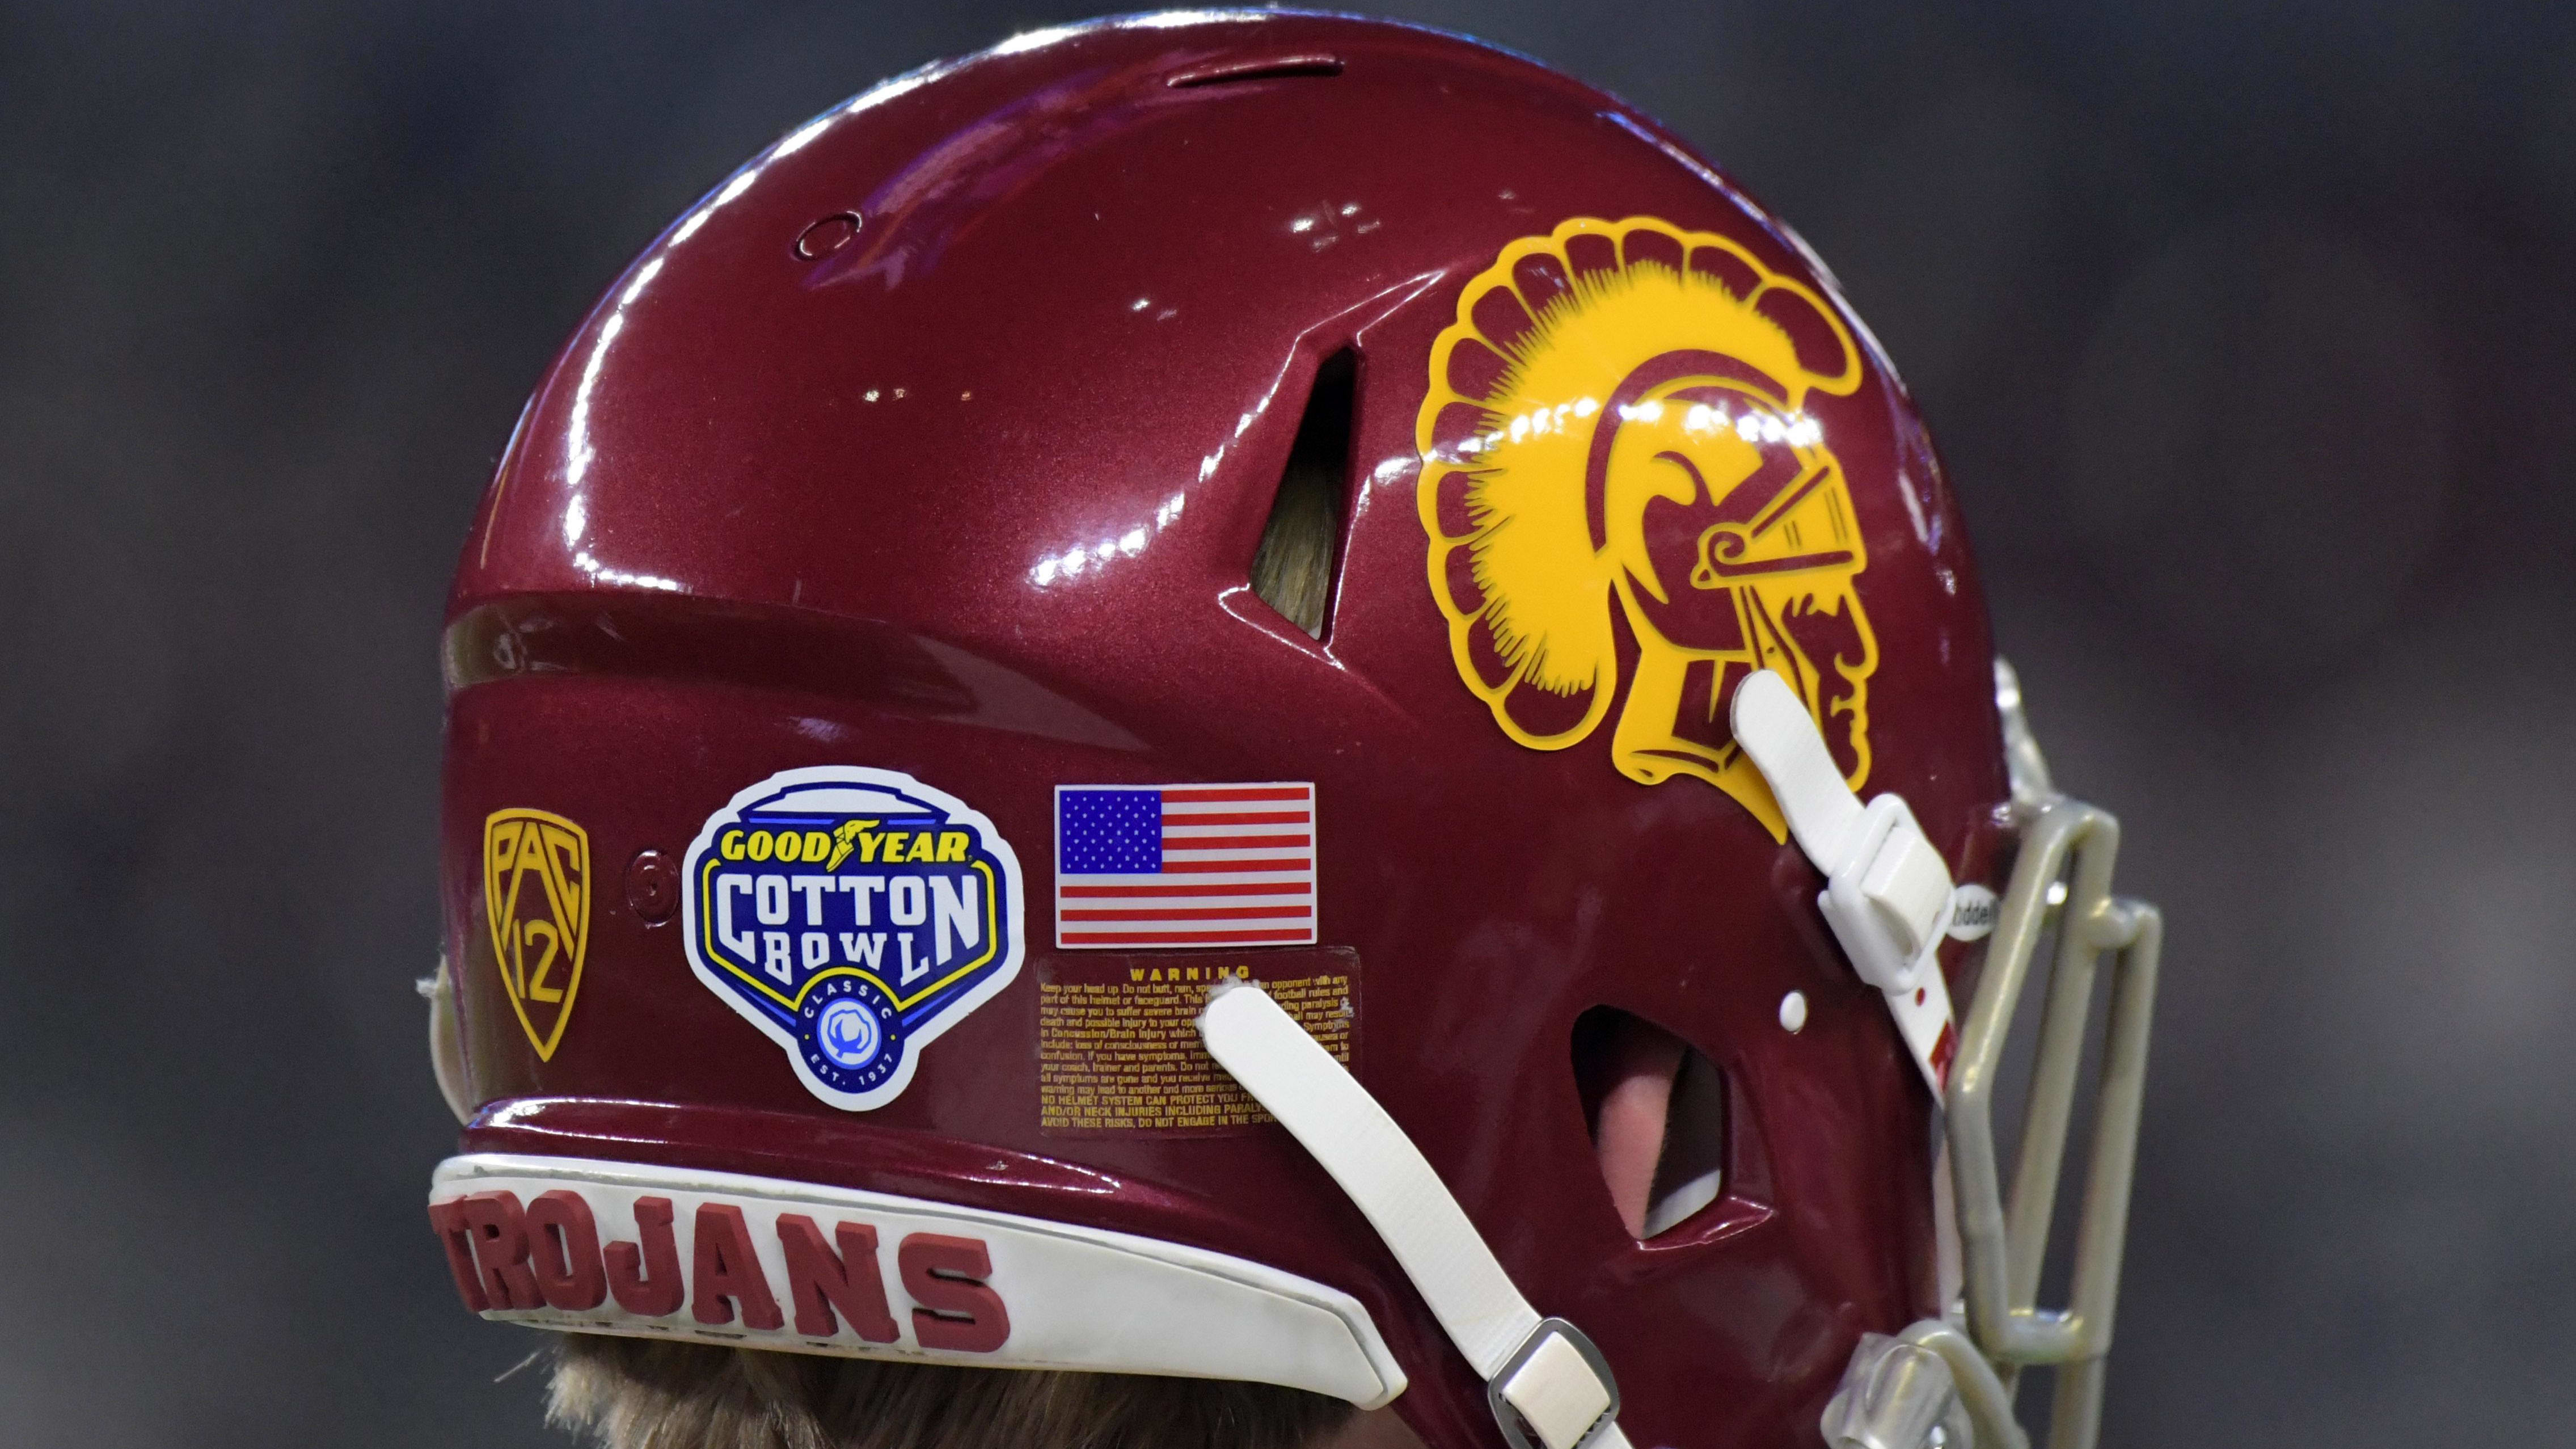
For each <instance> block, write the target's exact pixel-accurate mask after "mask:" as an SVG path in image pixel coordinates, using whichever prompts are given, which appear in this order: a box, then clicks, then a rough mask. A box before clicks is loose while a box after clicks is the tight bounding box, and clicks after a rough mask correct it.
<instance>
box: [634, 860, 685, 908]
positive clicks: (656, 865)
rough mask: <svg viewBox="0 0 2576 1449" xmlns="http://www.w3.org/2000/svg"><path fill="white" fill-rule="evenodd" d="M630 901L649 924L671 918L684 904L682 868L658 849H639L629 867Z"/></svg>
mask: <svg viewBox="0 0 2576 1449" xmlns="http://www.w3.org/2000/svg"><path fill="white" fill-rule="evenodd" d="M626 904H627V905H628V907H630V908H631V909H633V911H634V912H635V914H636V916H637V917H638V918H639V919H641V920H642V921H643V922H644V924H646V925H648V926H658V925H660V924H662V923H663V922H664V921H667V920H669V919H671V912H672V911H673V910H675V909H677V908H678V906H679V904H680V868H679V867H678V866H676V865H673V864H672V863H671V857H669V856H667V855H664V854H663V853H662V852H660V851H658V850H644V851H638V852H636V855H635V859H634V860H633V861H631V862H629V863H628V865H627V867H626Z"/></svg>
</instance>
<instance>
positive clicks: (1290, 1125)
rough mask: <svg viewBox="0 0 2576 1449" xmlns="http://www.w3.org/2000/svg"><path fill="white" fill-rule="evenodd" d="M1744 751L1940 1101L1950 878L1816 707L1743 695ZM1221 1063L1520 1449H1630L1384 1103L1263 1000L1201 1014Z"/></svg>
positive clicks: (1251, 995)
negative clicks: (1844, 765)
mask: <svg viewBox="0 0 2576 1449" xmlns="http://www.w3.org/2000/svg"><path fill="white" fill-rule="evenodd" d="M1733 723H1734V728H1735V738H1736V740H1737V742H1738V743H1740V744H1741V745H1743V747H1744V751H1745V753H1746V754H1747V755H1748V756H1750V757H1751V758H1752V760H1753V763H1754V765H1755V766H1756V767H1757V768H1759V769H1760V770H1761V771H1762V774H1763V777H1764V778H1765V779H1766V780H1768V781H1769V782H1770V785H1771V793H1772V795H1773V796H1774V797H1775V798H1777V799H1778V800H1779V802H1780V808H1781V811H1782V813H1783V814H1785V815H1786V816H1787V817H1788V820H1789V829H1790V831H1791V832H1792V833H1793V834H1795V835H1796V836H1797V840H1798V844H1799V847H1800V848H1801V849H1803V850H1805V851H1806V853H1807V858H1808V859H1809V860H1811V861H1813V862H1814V863H1815V865H1816V868H1817V869H1818V870H1820V871H1822V872H1823V873H1824V876H1825V890H1824V893H1823V894H1822V895H1820V896H1818V897H1817V898H1816V904H1817V906H1818V907H1819V908H1820V909H1822V910H1823V912H1824V916H1825V920H1826V921H1827V922H1828V923H1829V924H1830V925H1832V927H1833V930H1834V936H1835V938H1836V939H1837V940H1839V941H1841V942H1842V946H1843V950H1844V952H1845V953H1846V954H1848V955H1849V956H1850V957H1851V961H1852V965H1853V967H1854V968H1855V969H1857V970H1858V971H1859V972H1860V974H1861V977H1862V979H1864V980H1866V981H1868V982H1869V983H1870V984H1871V985H1873V986H1876V987H1877V988H1878V989H1879V990H1880V991H1881V992H1883V993H1884V994H1885V995H1886V997H1887V1005H1888V1009H1889V1010H1890V1011H1891V1012H1893V1013H1894V1014H1895V1017H1896V1024H1897V1027H1898V1029H1899V1030H1900V1031H1901V1032H1902V1033H1903V1035H1904V1037H1905V1042H1906V1045H1907V1047H1908V1048H1909V1049H1910V1050H1911V1052H1912V1053H1913V1056H1914V1060H1915V1064H1916V1065H1917V1066H1919V1067H1921V1068H1922V1070H1923V1078H1924V1080H1925V1081H1926V1082H1928V1083H1930V1084H1931V1087H1932V1095H1933V1098H1934V1100H1936V1101H1937V1100H1939V1099H1940V1097H1941V1091H1942V1079H1943V1076H1944V1075H1945V1072H1946V1069H1947V1067H1948V1066H1949V1059H1950V1052H1951V1049H1952V1045H1953V1042H1954V1036H1953V1033H1952V1030H1951V1024H1950V992H1949V988H1948V987H1947V986H1945V985H1944V984H1943V982H1942V979H1941V971H1940V968H1939V967H1938V966H1937V965H1936V964H1934V961H1933V954H1934V952H1935V951H1936V950H1937V949H1938V947H1939V946H1940V943H1941V939H1942V935H1943V933H1944V932H1945V931H1946V930H1947V929H1948V928H1949V926H1950V923H1951V918H1952V916H1953V914H1954V909H1953V904H1952V902H1953V895H1954V892H1953V891H1952V889H1951V884H1950V871H1949V868H1948V867H1947V866H1946V865H1944V864H1943V863H1942V860H1941V855H1940V852H1939V851H1937V850H1935V849H1934V848H1933V846H1932V843H1931V841H1929V840H1927V839H1925V838H1924V834H1923V828H1922V827H1921V826H1920V825H1917V824H1916V823H1915V821H1914V814H1913V812H1912V811H1910V810H1908V809H1907V808H1906V805H1905V802H1904V801H1903V800H1902V799H1900V798H1898V797H1897V796H1895V795H1880V796H1879V797H1878V798H1876V799H1874V800H1872V801H1870V802H1869V803H1868V804H1866V805H1863V804H1862V803H1861V802H1860V799H1859V798H1858V797H1857V796H1855V795H1853V794H1852V792H1851V788H1850V787H1849V786H1847V785H1845V784H1844V783H1843V778H1842V772H1841V771H1840V770H1839V769H1837V768H1836V767H1835V765H1834V761H1833V755H1832V753H1831V751H1829V750H1828V749H1827V748H1826V746H1825V740H1824V736H1823V735H1822V734H1821V733H1820V732H1819V731H1818V730H1817V728H1816V722H1815V719H1814V718H1813V717H1812V716H1810V715H1809V714H1808V713H1807V707H1806V705H1805V704H1804V703H1803V702H1802V701H1801V700H1799V698H1798V697H1797V695H1796V694H1794V693H1793V692H1791V690H1790V688H1789V686H1788V685H1787V684H1786V683H1784V682H1783V681H1782V680H1781V678H1780V676H1778V675H1776V674H1773V673H1771V672H1770V671H1768V670H1764V671H1762V672H1760V673H1757V674H1755V675H1753V676H1752V677H1751V678H1749V679H1747V680H1745V681H1744V682H1743V683H1742V684H1740V685H1738V686H1737V687H1736V691H1735V710H1734V718H1733ZM1198 1025H1199V1035H1200V1037H1201V1038H1203V1039H1204V1040H1205V1041H1206V1043H1207V1049H1208V1054H1209V1055H1210V1056H1212V1057H1214V1058H1216V1060H1217V1064H1218V1065H1220V1066H1222V1067H1224V1068H1225V1069H1226V1070H1227V1071H1228V1072H1230V1073H1232V1074H1233V1075H1234V1079H1235V1080H1236V1081H1238V1082H1240V1083H1242V1084H1243V1088H1244V1090H1245V1091H1247V1092H1250V1093H1251V1094H1252V1096H1253V1099H1254V1100H1255V1101H1258V1102H1259V1103H1260V1104H1261V1105H1262V1106H1263V1107H1264V1108H1265V1109H1267V1110H1268V1111H1269V1113H1270V1115H1271V1116H1273V1117H1276V1118H1278V1119H1279V1121H1280V1122H1281V1123H1282V1124H1283V1125H1285V1126H1286V1127H1287V1129H1288V1131H1289V1132H1290V1133H1291V1134H1292V1135H1293V1136H1295V1137H1296V1139H1297V1141H1298V1142H1299V1143H1300V1144H1302V1145H1303V1146H1304V1147H1305V1149H1306V1150H1307V1152H1309V1153H1311V1154H1312V1155H1313V1156H1314V1158H1315V1160H1316V1161H1317V1162H1320V1163H1322V1164H1323V1167H1324V1170H1325V1171H1326V1172H1328V1173H1330V1174H1332V1178H1333V1180H1334V1181H1335V1182H1337V1183H1339V1184H1341V1188H1342V1191H1343V1192H1345V1193H1347V1194H1349V1195H1350V1198H1351V1201H1353V1202H1355V1203H1357V1204H1359V1208H1360V1211H1361V1212H1362V1213H1365V1214H1366V1215H1367V1216H1368V1220H1369V1222H1370V1224H1371V1225H1372V1226H1374V1227H1375V1228H1376V1229H1377V1232H1378V1236H1379V1237H1381V1238H1383V1239H1385V1240H1386V1245H1387V1247H1388V1248H1389V1249H1390V1250H1391V1251H1393V1252H1394V1254H1395V1260H1396V1262H1398V1263H1399V1264H1401V1265H1403V1268H1404V1271H1405V1275H1406V1276H1407V1277H1409V1278H1411V1279H1412V1280H1413V1286H1414V1289H1415V1291H1417V1292H1419V1293H1420V1294H1421V1295H1422V1300H1423V1302H1425V1303H1427V1304H1429V1305H1430V1307H1431V1312H1432V1314H1433V1315H1434V1316H1435V1317H1437V1318H1438V1319H1439V1320H1440V1326H1441V1327H1442V1328H1444V1329H1446V1330H1448V1333H1449V1340H1450V1342H1452V1343H1455V1344H1456V1345H1458V1351H1459V1352H1460V1353H1461V1354H1463V1355H1465V1356H1466V1359H1467V1362H1468V1363H1469V1364H1471V1365H1473V1366H1474V1367H1475V1370H1476V1372H1477V1374H1478V1375H1479V1376H1481V1377H1482V1378H1483V1379H1484V1380H1485V1390H1486V1397H1487V1400H1488V1401H1489V1402H1490V1403H1491V1404H1492V1406H1493V1410H1494V1421H1495V1423H1497V1424H1498V1425H1500V1426H1501V1428H1502V1431H1503V1437H1504V1438H1506V1439H1508V1440H1510V1441H1511V1443H1512V1445H1513V1449H1539V1446H1545V1449H1628V1439H1627V1436H1626V1435H1625V1434H1622V1433H1621V1432H1620V1430H1619V1422H1618V1420H1619V1386H1618V1383H1617V1381H1616V1380H1614V1379H1613V1378H1612V1377H1611V1374H1610V1367H1609V1365H1608V1364H1607V1363H1605V1362H1603V1361H1602V1358H1601V1353H1600V1350H1598V1349H1596V1348H1594V1347H1593V1345H1592V1340H1590V1339H1589V1338H1586V1337H1584V1335H1583V1333H1582V1332H1581V1331H1580V1330H1579V1329H1577V1328H1575V1326H1574V1325H1573V1324H1570V1323H1567V1322H1566V1321H1564V1320H1563V1319H1560V1318H1541V1317H1540V1316H1539V1314H1538V1310H1537V1309H1534V1308H1532V1307H1530V1305H1529V1300H1528V1299H1526V1298H1523V1297H1522V1296H1521V1293H1520V1290H1519V1289H1518V1288H1516V1287H1514V1286H1513V1285H1512V1280H1511V1276H1510V1275H1509V1274H1507V1273H1505V1272H1504V1271H1503V1265H1502V1264H1501V1263H1500V1262H1497V1261H1496V1260H1495V1258H1494V1252H1493V1249H1491V1248H1490V1247H1487V1246H1486V1244H1485V1240H1484V1238H1483V1236H1482V1235H1480V1234H1479V1233H1477V1231H1476V1226H1475V1224H1473V1223H1471V1222H1469V1221H1468V1220H1467V1214H1466V1212H1465V1210H1463V1209H1461V1208H1460V1207H1459V1206H1458V1200H1457V1199H1456V1198H1455V1197H1452V1196H1451V1195H1450V1193H1449V1189H1448V1188H1447V1187H1445V1186H1444V1185H1442V1183H1441V1181H1440V1175H1439V1174H1438V1173H1436V1172H1434V1171H1432V1169H1431V1164H1430V1163H1429V1162H1427V1161H1425V1160H1424V1158H1423V1156H1422V1152H1421V1149H1419V1148H1417V1147H1415V1146H1414V1145H1413V1140H1412V1139H1411V1138H1409V1137H1407V1136H1405V1135H1404V1129H1403V1128H1401V1127H1398V1126H1397V1125H1396V1124H1395V1119H1394V1118H1392V1117H1390V1116H1388V1115H1387V1113H1386V1109H1385V1108H1384V1107H1381V1106H1379V1105H1378V1103H1377V1099H1376V1098H1374V1097H1371V1096H1370V1095H1369V1094H1368V1089H1367V1088H1365V1087H1362V1086H1361V1085H1360V1084H1359V1081H1358V1079H1357V1078H1355V1077H1353V1076H1352V1075H1351V1074H1350V1071H1349V1070H1348V1069H1347V1068H1345V1067H1344V1066H1343V1065H1342V1064H1341V1063H1340V1062H1338V1061H1335V1060H1334V1059H1333V1056H1332V1053H1330V1052H1327V1051H1325V1050H1324V1048H1323V1046H1322V1045H1321V1044H1320V1043H1318V1042H1317V1041H1316V1040H1315V1039H1314V1038H1313V1037H1312V1036H1310V1035H1308V1034H1307V1032H1306V1029H1305V1028H1304V1027H1301V1026H1299V1025H1298V1024H1297V1022H1296V1020H1295V1019H1294V1018H1293V1017H1291V1016H1289V1015H1288V1013H1287V1012H1285V1011H1282V1010H1281V1009H1280V1008H1279V1004H1278V1003H1277V1002H1274V1001H1272V1000H1271V999H1270V997H1269V996H1268V994H1266V993H1264V992H1263V991H1262V990H1261V989H1260V988H1259V987H1258V986H1254V985H1252V984H1250V983H1248V982H1245V981H1241V980H1235V981H1229V982H1226V983H1224V984H1223V985H1220V986H1219V987H1218V988H1217V990H1216V993H1215V995H1213V996H1212V997H1210V998H1209V1001H1208V1005H1207V1009H1206V1010H1205V1011H1204V1012H1202V1013H1200V1015H1199V1022H1198Z"/></svg>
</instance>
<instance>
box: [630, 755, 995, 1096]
mask: <svg viewBox="0 0 2576 1449" xmlns="http://www.w3.org/2000/svg"><path fill="white" fill-rule="evenodd" d="M688 879H689V889H688V891H687V892H686V893H685V894H684V895H683V896H682V897H681V904H680V911H681V922H682V924H683V926H684V927H685V928H686V929H685V934H686V938H687V941H688V951H689V966H690V969H692V970H694V971H695V972H697V974H698V979H699V980H700V981H703V982H705V983H706V986H707V989H708V990H710V991H712V992H714V993H715V994H716V995H717V996H719V997H722V998H723V999H724V1003H725V1005H727V1006H730V1007H732V1008H733V1009H734V1011H735V1012H736V1013H738V1014H740V1015H741V1016H742V1017H743V1019H745V1020H747V1021H749V1022H750V1023H751V1024H752V1025H754V1026H757V1027H759V1028H760V1029H761V1030H762V1031H763V1032H766V1033H767V1034H768V1035H769V1038H770V1040H772V1041H775V1042H777V1043H778V1044H779V1045H780V1046H782V1047H785V1048H786V1049H787V1059H788V1061H789V1062H791V1063H792V1064H794V1066H795V1068H796V1075H797V1077H798V1079H799V1080H801V1081H803V1082H804V1083H805V1086H806V1089H807V1090H809V1091H811V1092H812V1093H813V1094H814V1095H815V1096H817V1097H820V1098H822V1099H823V1100H824V1101H826V1102H829V1103H831V1104H832V1105H833V1106H835V1107H840V1108H844V1109H846V1110H849V1111H864V1110H866V1109H868V1108H871V1107H881V1106H883V1105H885V1104H886V1103H888V1102H891V1101H893V1100H894V1099H895V1098H896V1097H897V1096H899V1095H901V1093H902V1092H903V1089H904V1087H905V1086H906V1085H908V1084H909V1083H910V1082H911V1081H912V1070H913V1064H914V1063H915V1062H916V1061H917V1060H918V1059H919V1056H920V1052H921V1049H922V1048H924V1047H926V1046H928V1045H930V1043H931V1042H933V1041H935V1040H937V1039H938V1037H939V1034H940V1033H941V1032H944V1031H946V1030H948V1028H950V1027H952V1026H954V1025H956V1024H957V1023H958V1022H960V1021H962V1020H964V1019H965V1017H966V1015H967V1013H969V1012H971V1011H973V1010H974V1009H975V1008H976V1007H978V1006H981V1005H983V1004H984V1003H985V1002H986V1001H988V1000H990V999H991V998H992V997H993V995H994V994H995V993H997V992H999V991H1000V990H1001V989H1002V988H1003V987H1005V986H1007V985H1009V984H1010V982H1011V978H1013V977H1015V976H1017V975H1018V974H1019V971H1020V957H1021V954H1022V939H1021V898H1020V863H1019V859H1018V857H1016V856H1014V855H1013V854H1012V853H1011V847H1010V844H1009V842H1007V841H1005V840H1003V839H1002V836H1001V832H999V831H997V830H995V829H994V828H993V822H991V821H990V820H987V819H985V818H984V817H983V816H982V815H981V814H979V813H977V812H976V811H975V810H973V809H972V808H970V807H969V806H968V805H967V804H966V802H964V801H963V800H960V799H958V798H956V797H955V796H953V795H949V794H947V793H945V792H943V791H940V790H935V789H933V788H931V787H930V786H928V785H925V784H923V783H921V782H920V781H919V780H916V779H914V778H912V777H911V776H910V775H905V774H899V773H897V772H895V771H892V770H873V769H869V768H867V767H865V766H860V765H817V766H813V767H810V768H807V769H801V770H787V771H783V772H781V773H779V774H776V775H772V776H770V777H769V778H768V779H766V780H763V781H761V782H760V783H759V784H757V785H754V786H752V787H751V788H749V789H747V790H744V791H742V792H741V793H740V794H737V795H735V796H734V797H733V801H732V803H730V804H728V805H727V806H726V807H725V808H724V809H722V810H720V811H717V812H716V813H715V814H714V815H713V816H711V817H709V818H708V820H707V823H706V826H705V828H704V829H701V830H700V831H699V832H698V838H697V840H696V841H695V842H694V843H693V844H691V845H690V847H689V859H688Z"/></svg>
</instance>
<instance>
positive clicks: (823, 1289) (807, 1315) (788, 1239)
mask: <svg viewBox="0 0 2576 1449" xmlns="http://www.w3.org/2000/svg"><path fill="white" fill-rule="evenodd" d="M832 1232H833V1236H834V1237H836V1238H838V1239H839V1240H840V1244H841V1250H840V1251H839V1252H837V1253H835V1252H833V1251H832V1247H831V1245H830V1244H828V1243H826V1242H824V1241H823V1232H822V1229H820V1228H817V1227H815V1226H814V1220H813V1219H812V1218H809V1217H807V1216H805V1215H804V1214H803V1213H781V1214H779V1215H778V1246H779V1248H780V1249H781V1250H782V1251H784V1252H785V1253H786V1255H787V1291H788V1292H789V1293H791V1294H793V1295H795V1298H796V1331H797V1332H798V1333H801V1334H803V1335H805V1336H806V1337H807V1338H830V1337H831V1336H832V1335H833V1333H835V1332H836V1331H838V1329H839V1322H838V1320H836V1319H834V1318H833V1316H832V1310H833V1309H835V1308H838V1309H840V1310H841V1317H843V1318H847V1319H848V1320H850V1331H851V1332H852V1333H855V1334H857V1335H858V1336H859V1337H861V1338H863V1339H866V1340H867V1341H868V1342H870V1343H892V1342H894V1341H895V1336H896V1334H895V1326H894V1315H893V1314H891V1313H889V1312H887V1311H886V1295H885V1278H884V1276H883V1274H882V1273H881V1272H880V1271H879V1269H878V1268H877V1230H876V1229H874V1228H872V1227H869V1226H867V1225H866V1224H864V1223H842V1224H840V1225H839V1226H837V1227H835V1228H834V1229H833V1230H832Z"/></svg>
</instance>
